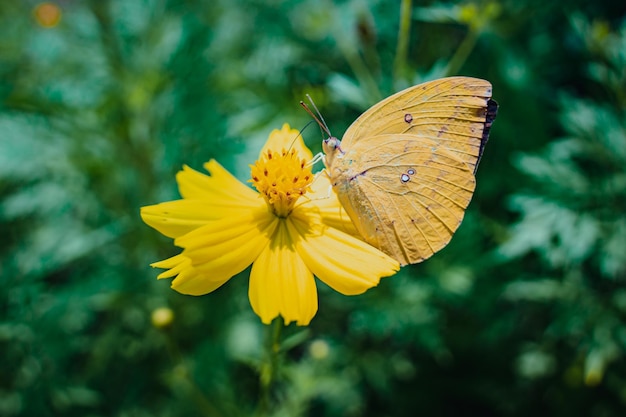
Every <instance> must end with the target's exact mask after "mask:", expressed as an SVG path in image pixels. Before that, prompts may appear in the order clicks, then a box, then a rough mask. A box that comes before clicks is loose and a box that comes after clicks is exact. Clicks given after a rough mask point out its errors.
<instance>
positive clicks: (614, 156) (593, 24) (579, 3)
mask: <svg viewBox="0 0 626 417" xmlns="http://www.w3.org/2000/svg"><path fill="white" fill-rule="evenodd" d="M51 4H52V5H54V6H55V7H58V8H59V9H58V10H60V11H61V19H60V21H59V22H57V23H54V22H53V21H52V22H53V23H51V24H46V22H44V21H42V20H41V17H40V16H39V15H37V14H36V13H35V12H34V10H35V8H36V7H37V3H36V2H34V1H23V2H0V225H1V226H0V227H2V231H3V236H4V240H3V241H2V243H0V259H1V262H0V280H1V283H2V285H3V288H4V291H2V293H0V354H2V357H3V359H4V360H3V361H2V364H1V365H0V415H3V416H4V415H6V416H22V415H23V416H30V415H33V416H35V415H36V416H51V415H66V416H74V415H76V416H78V415H80V416H84V415H88V416H120V417H121V416H170V415H171V416H174V415H175V416H180V415H183V416H184V415H203V414H204V415H210V416H239V415H241V416H244V415H246V416H247V415H251V414H253V413H255V411H256V410H257V407H258V404H259V398H260V397H261V398H262V397H263V395H264V394H263V393H262V391H263V389H262V388H263V384H262V379H263V378H265V377H266V375H267V373H268V372H273V371H272V370H271V369H270V368H268V363H269V362H268V359H267V356H266V355H267V352H268V349H266V346H268V345H269V346H270V347H271V346H272V345H271V338H270V334H269V333H270V332H271V329H270V328H266V327H267V326H263V325H262V324H261V323H260V322H259V321H258V319H257V318H256V316H254V315H253V313H252V312H251V309H250V306H249V303H248V301H247V294H246V288H247V282H246V280H247V276H248V272H247V271H246V272H244V273H242V274H241V275H240V276H239V277H237V278H235V279H233V280H231V281H230V282H229V283H228V284H226V285H225V286H224V287H223V288H220V289H219V290H218V291H216V292H215V293H212V294H210V295H207V296H204V297H188V296H183V295H180V294H177V293H175V292H174V291H172V290H171V289H169V287H168V284H167V283H166V282H164V281H157V280H156V279H155V276H156V271H154V270H152V269H151V268H150V267H149V266H148V265H149V263H151V262H153V261H155V260H158V259H164V258H166V257H168V256H171V255H173V254H174V253H175V252H174V249H172V248H171V245H170V243H169V242H168V241H167V239H164V238H162V237H160V236H159V235H158V234H157V233H155V232H153V231H152V230H150V229H149V228H147V227H146V226H145V225H143V224H142V222H141V220H140V218H139V207H141V206H143V205H147V204H153V203H156V202H158V201H165V200H168V199H174V198H177V193H176V189H175V181H174V175H175V173H176V172H177V171H178V170H179V169H180V167H181V166H182V164H189V165H190V166H192V167H194V168H196V169H200V168H201V164H202V163H203V162H204V161H206V160H208V159H210V158H216V159H218V160H219V161H220V162H221V163H223V164H224V165H225V166H226V167H227V168H228V169H229V170H231V172H235V173H236V174H237V175H238V177H239V178H240V179H242V180H244V181H245V180H246V179H247V177H248V175H249V171H248V170H249V168H248V164H249V163H252V162H253V161H254V159H255V158H256V156H257V154H258V151H259V149H260V147H261V145H262V143H263V141H264V140H265V138H266V137H267V134H268V133H269V131H270V130H272V129H274V128H277V127H280V126H281V125H282V124H283V122H289V123H290V124H291V125H292V126H305V124H306V123H307V122H308V116H307V115H306V113H304V112H303V111H302V110H301V109H300V107H299V106H298V101H299V100H301V99H303V98H304V97H305V94H307V93H308V94H310V95H311V96H312V97H313V99H314V100H315V102H316V104H317V106H318V107H319V108H320V110H321V111H322V113H323V114H324V116H325V118H326V121H327V123H328V125H329V126H330V127H331V129H332V131H333V132H334V133H335V134H336V135H338V136H340V133H341V132H342V131H343V130H344V129H345V128H346V127H347V126H348V125H349V124H350V123H351V122H352V121H353V120H354V119H355V118H356V117H357V116H358V114H360V112H361V111H362V110H364V109H365V108H367V107H368V106H369V105H371V104H373V103H374V102H376V101H378V100H379V99H381V98H382V97H385V96H387V95H388V94H390V93H391V92H394V91H397V90H398V89H400V88H403V87H406V86H408V85H411V84H414V83H417V82H420V81H424V80H427V79H432V78H437V77H441V76H445V75H452V74H464V75H472V76H478V77H481V78H485V79H488V80H490V81H491V82H492V83H493V84H494V96H495V98H496V100H498V102H499V103H500V111H499V115H498V119H497V120H496V122H495V124H494V127H493V129H492V134H491V141H490V143H489V145H488V146H487V149H486V152H485V155H484V157H483V159H482V162H481V167H480V169H479V172H478V189H477V192H476V195H475V197H474V201H473V202H472V204H471V205H470V207H469V209H468V212H467V214H466V219H465V221H464V223H463V226H462V227H461V229H460V230H459V232H457V234H456V235H455V237H454V239H453V241H452V243H451V244H450V245H449V246H448V247H447V248H446V249H444V250H443V251H441V252H440V253H439V254H437V255H436V256H435V257H433V258H432V259H430V260H429V261H427V262H425V263H424V264H420V265H415V266H411V267H407V268H404V269H403V270H402V271H401V273H400V274H398V275H397V276H395V277H393V278H388V279H385V280H383V282H382V283H381V284H380V285H379V287H377V288H375V289H372V290H370V291H368V292H367V293H366V294H364V295H361V296H358V297H345V296H342V295H340V294H337V293H335V292H333V291H332V290H330V289H328V288H327V287H324V286H323V285H321V284H320V286H321V288H320V309H319V313H318V315H317V316H316V318H315V319H314V321H313V322H312V324H311V326H310V327H308V328H306V329H302V328H297V327H294V326H291V327H287V328H285V329H284V331H283V335H282V344H281V346H282V350H281V351H280V354H281V356H280V363H279V365H282V366H279V367H278V369H275V370H274V371H276V372H277V373H278V374H277V380H278V381H279V382H278V383H276V384H275V386H274V387H273V389H272V390H271V392H268V393H266V394H267V395H268V397H267V398H266V400H267V404H268V412H271V413H272V414H273V415H276V416H296V415H303V416H306V415H310V416H313V415H315V416H335V415H342V416H379V415H389V416H405V415H406V416H409V415H414V414H415V411H414V410H415V409H419V410H420V411H421V412H422V413H423V414H426V415H458V414H459V413H462V414H463V415H481V416H491V415H494V416H495V415H498V416H518V415H519V416H521V415H528V414H541V415H543V414H548V413H550V414H551V415H554V416H565V415H567V416H568V417H570V416H572V415H581V416H582V415H585V416H587V415H593V416H612V415H620V411H621V410H623V408H624V406H625V403H626V391H625V390H624V386H626V381H625V379H626V368H625V367H624V357H625V350H626V328H625V327H624V324H623V323H624V319H625V312H626V292H625V287H624V279H625V273H626V258H624V256H623V254H624V253H626V217H625V214H624V213H626V200H625V194H624V189H626V184H625V183H626V171H625V168H624V167H625V166H626V94H625V92H626V72H625V70H624V69H625V68H626V14H625V10H624V8H623V5H620V4H619V2H609V1H596V2H593V3H591V2H586V1H583V0H576V1H572V2H569V3H568V7H567V8H564V7H563V6H562V4H561V3H560V2H557V1H542V2H538V1H536V0H528V1H526V2H515V1H511V0H502V1H481V0H473V1H463V2H457V1H454V2H431V1H428V2H420V3H419V5H418V4H412V3H411V2H410V1H407V0H403V1H402V2H384V1H382V0H346V1H341V2H330V1H313V0H306V1H299V2H297V1H272V2H263V1H258V0H235V1H232V0H231V1H226V0H218V1H213V2H208V1H200V0H85V1H80V2H79V1H75V0H58V1H56V2H52V3H51ZM402 10H404V13H402ZM409 23H410V24H409ZM304 136H305V139H306V141H307V143H308V145H309V146H310V147H311V148H312V149H314V150H315V151H319V150H320V135H319V134H318V133H317V132H316V131H315V130H314V129H309V128H307V129H305V132H304ZM163 312H165V315H163V314H162V313H163ZM170 313H172V314H173V315H172V316H171V317H170V318H167V317H168V314H170ZM164 317H165V318H164ZM170 320H171V322H170ZM270 350H271V349H270Z"/></svg>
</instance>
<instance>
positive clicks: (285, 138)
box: [259, 123, 313, 161]
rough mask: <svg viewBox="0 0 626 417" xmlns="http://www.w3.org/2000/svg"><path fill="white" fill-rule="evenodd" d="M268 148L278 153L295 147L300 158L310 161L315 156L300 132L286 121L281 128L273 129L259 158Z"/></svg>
mask: <svg viewBox="0 0 626 417" xmlns="http://www.w3.org/2000/svg"><path fill="white" fill-rule="evenodd" d="M268 149H271V150H272V151H276V152H278V153H280V152H282V150H283V149H284V150H291V149H295V150H296V151H297V152H298V155H299V157H300V158H302V159H306V160H307V161H310V160H311V159H312V158H313V153H312V152H311V150H310V149H309V148H307V146H306V145H305V144H304V140H302V135H301V134H300V132H299V131H298V130H296V129H292V128H291V127H290V126H289V124H288V123H285V124H284V125H283V127H282V129H280V130H278V129H274V130H272V132H271V133H270V136H269V137H268V138H267V142H265V145H264V146H263V149H261V152H260V153H259V159H260V158H261V157H262V156H263V153H264V152H265V151H266V150H268Z"/></svg>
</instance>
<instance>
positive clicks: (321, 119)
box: [300, 94, 332, 137]
mask: <svg viewBox="0 0 626 417" xmlns="http://www.w3.org/2000/svg"><path fill="white" fill-rule="evenodd" d="M306 97H307V98H308V99H309V101H310V102H311V106H313V108H314V109H315V112H316V113H317V116H316V115H315V113H313V112H312V111H311V109H310V108H309V106H307V105H306V103H305V102H304V101H300V105H301V106H302V108H304V110H305V111H306V112H307V113H309V115H310V116H311V117H312V118H313V120H315V121H316V122H317V124H318V125H319V127H320V129H322V131H324V132H325V133H326V134H327V135H328V136H329V137H330V136H332V134H331V133H330V129H328V125H326V121H325V120H324V117H322V114H321V113H320V111H319V110H318V109H317V106H316V105H315V103H314V102H313V100H312V99H311V96H310V95H308V94H307V95H306ZM318 116H319V117H318Z"/></svg>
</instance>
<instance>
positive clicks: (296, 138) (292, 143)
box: [287, 120, 313, 152]
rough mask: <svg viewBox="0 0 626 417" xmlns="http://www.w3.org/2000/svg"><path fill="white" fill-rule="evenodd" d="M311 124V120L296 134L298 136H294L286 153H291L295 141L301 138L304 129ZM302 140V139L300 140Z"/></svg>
mask: <svg viewBox="0 0 626 417" xmlns="http://www.w3.org/2000/svg"><path fill="white" fill-rule="evenodd" d="M311 123H313V120H311V121H309V122H307V124H305V125H304V127H303V128H302V129H300V131H299V132H298V134H297V135H296V137H295V138H293V140H292V141H291V145H289V149H287V152H290V151H291V148H293V145H295V143H296V141H297V140H298V138H299V137H300V136H302V133H304V129H306V128H307V127H309V126H310V125H311ZM302 139H304V138H302Z"/></svg>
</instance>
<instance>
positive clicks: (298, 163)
mask: <svg viewBox="0 0 626 417" xmlns="http://www.w3.org/2000/svg"><path fill="white" fill-rule="evenodd" d="M250 168H251V174H252V179H251V180H250V182H251V183H252V184H253V185H254V187H255V188H256V189H257V191H258V192H259V193H261V195H263V198H265V201H266V202H267V204H268V205H269V206H270V207H271V208H272V211H273V212H274V214H275V215H276V216H278V217H287V216H288V215H289V213H291V210H293V207H294V205H295V203H296V200H298V198H299V197H300V196H301V195H304V194H305V193H306V192H307V191H311V188H310V185H311V183H312V182H313V173H312V172H311V168H309V167H308V166H307V163H306V160H304V159H301V158H299V157H298V154H297V152H296V150H295V149H292V150H291V151H286V150H284V149H283V151H282V152H281V153H277V152H274V151H272V150H271V149H268V150H267V151H266V152H264V153H263V155H261V158H259V159H258V160H257V161H256V162H255V163H254V165H250Z"/></svg>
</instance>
